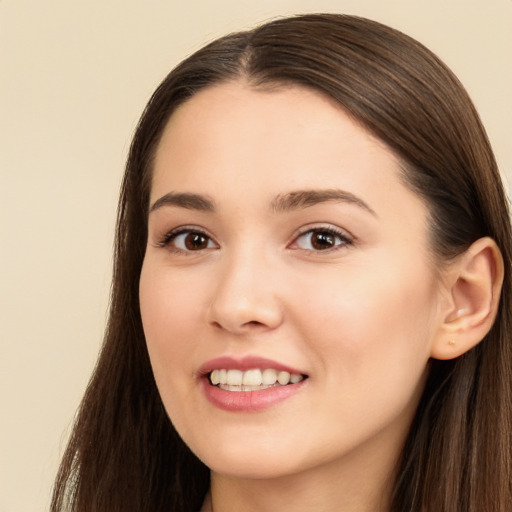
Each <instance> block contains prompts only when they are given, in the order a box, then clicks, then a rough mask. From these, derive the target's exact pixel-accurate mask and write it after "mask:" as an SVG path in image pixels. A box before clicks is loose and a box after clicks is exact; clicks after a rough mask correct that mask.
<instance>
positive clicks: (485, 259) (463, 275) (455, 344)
mask: <svg viewBox="0 0 512 512" xmlns="http://www.w3.org/2000/svg"><path fill="white" fill-rule="evenodd" d="M503 272H504V270H503V258H502V256H501V252H500V250H499V248H498V246H497V245H496V242H494V240H493V239H492V238H489V237H485V238H480V239H479V240H477V241H476V242H474V243H473V244H472V245H471V247H469V249H467V250H466V251H465V252H464V254H462V255H461V256H460V257H459V258H457V260H456V261H455V262H454V263H452V264H451V265H450V266H449V269H448V270H447V276H446V287H447V289H446V292H447V296H448V300H447V301H446V303H445V306H444V309H443V311H441V324H440V326H439V329H438V332H437V334H436V337H435V339H434V341H433V344H432V350H431V356H432V357H433V358H435V359H454V358H456V357H458V356H460V355H462V354H464V353H465V352H467V351H468V350H471V349H472V348H473V347H474V346H476V345H477V344H478V343H479V342H480V341H481V340H482V339H483V338H484V337H485V335H486V334H487V333H488V332H489V330H490V329H491V327H492V324H493V323H494V320H495V318H496V314H497V311H498V305H499V298H500V293H501V286H502V283H503Z"/></svg>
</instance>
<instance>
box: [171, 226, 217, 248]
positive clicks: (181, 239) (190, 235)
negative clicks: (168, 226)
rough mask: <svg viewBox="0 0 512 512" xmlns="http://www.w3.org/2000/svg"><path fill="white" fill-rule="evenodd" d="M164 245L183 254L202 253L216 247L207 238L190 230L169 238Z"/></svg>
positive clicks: (198, 232)
mask: <svg viewBox="0 0 512 512" xmlns="http://www.w3.org/2000/svg"><path fill="white" fill-rule="evenodd" d="M166 245H169V246H172V247H174V248H175V249H178V250H180V251H184V252H192V251H203V250H205V249H213V248H215V247H217V245H216V244H215V243H214V242H213V240H212V239H211V238H210V237H209V236H207V235H205V234H204V233H201V232H200V231H190V230H188V231H182V232H181V233H176V234H174V235H172V236H170V237H169V239H168V240H167V242H166Z"/></svg>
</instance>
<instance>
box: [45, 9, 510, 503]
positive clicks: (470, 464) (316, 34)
mask: <svg viewBox="0 0 512 512" xmlns="http://www.w3.org/2000/svg"><path fill="white" fill-rule="evenodd" d="M241 77H243V78H244V79H246V80H247V81H248V82H249V83H250V84H252V86H254V87H273V86H279V85H280V84H287V83H293V84H299V85H303V86H305V87H309V88H313V89H315V90H317V91H321V92H322V93H323V94H325V95H327V96H329V97H331V98H333V99H334V100H336V101H337V102H339V104H341V105H342V106H343V107H344V108H345V109H346V110H347V111H348V112H349V113H350V114H351V115H352V116H353V117H354V118H356V119H357V120H358V121H359V122H360V123H361V124H362V125H363V126H364V127H365V128H366V129H368V130H369V131H370V132H371V133H373V134H374V135H376V136H377V137H378V138H380V139H381V140H382V141H384V142H385V143H386V144H387V145H388V146H389V147H390V148H392V149H393V150H394V151H395V152H396V154H397V155H398V156H399V158H400V160H401V162H402V170H403V177H404V181H405V182H406V183H407V184H408V185H409V186H410V187H411V189H412V190H414V191H415V192H416V193H418V194H419V195H420V196H422V197H423V198H424V200H425V202H426V204H427V205H428V207H429V212H430V222H431V230H430V232H431V247H432V251H433V254H434V255H435V256H436V257H437V259H438V261H439V262H442V261H445V260H446V259H447V258H451V257H453V256H455V255H457V254H460V253H462V252H463V251H464V250H465V249H466V248H467V247H468V246H469V245H470V244H471V243H472V242H474V241H475V240H477V239H478V238H480V237H483V236H490V237H492V238H493V239H494V240H495V241H496V242H497V244H498V246H499V247H500V249H501V252H502V254H503V258H504V261H505V281H504V285H503V290H502V296H501V303H500V308H499V312H498V315H497V319H496V322H495V324H494V326H493V328H492V329H491V332H490V333H489V334H488V335H487V336H486V338H485V339H484V340H483V341H482V342H481V343H480V344H479V345H478V346H477V347H476V348H474V349H473V350H471V351H470V352H468V353H467V354H465V355H464V356H461V357H459V358H457V359H455V360H451V361H435V360H433V361H431V363H430V372H429V376H428V380H427V384H426V387H425V391H424V393H423V396H422V399H421V402H420V405H419V408H418V411H417V414H416V417H415V419H414V422H413V425H412V427H411V431H410V434H409V437H408V439H407V441H406V444H405V446H404V449H403V453H402V457H401V462H400V467H399V468H398V471H397V475H398V476H397V479H396V482H395V486H394V491H393V501H392V511H393V512H407V511H409V512H421V511H424V512H427V511H429V512H433V511H435V512H461V511H464V512H482V511H485V512H510V510H512V439H511V437H512V425H511V422H512V352H511V351H512V344H511V336H512V334H511V333H512V331H511V325H510V319H511V318H512V310H511V307H512V305H511V300H510V293H511V290H512V286H511V284H512V283H511V281H510V279H511V277H510V266H511V265H510V264H511V261H512V259H511V258H512V242H511V233H510V222H509V214H508V206H507V201H506V198H505V195H504V192H503V189H502V185H501V181H500V176H499V173H498V169H497V165H496V162H495V159H494V157H493V154H492V150H491V148H490V144H489V141H488V139H487V136H486V134H485V131H484V128H483V127H482V124H481V122H480V120H479V117H478V114H477V113H476V111H475V108H474V107H473V105H472V103H471V101H470V99H469V97H468V95H467V94H466V92H465V90H464V89H463V87H462V86H461V84H460V83H459V82H458V80H457V79H456V78H455V76H454V75H453V74H452V73H451V72H450V71H449V69H448V68H447V67H446V66H445V65H444V64H443V63H442V62H441V61H440V60H439V59H438V58H437V57H436V56H435V55H433V54H432V53H431V52H430V51H429V50H427V49H426V48H425V47H424V46H422V45H421V44H419V43H418V42H416V41H415V40H413V39H411V38H409V37H407V36H405V35H404V34H402V33H400V32H398V31H396V30H393V29H391V28H389V27H386V26H383V25H381V24H379V23H376V22H373V21H369V20H366V19H362V18H358V17H352V16H344V15H335V14H320V15H304V16H297V17H291V18H284V19H278V20H276V21H273V22H270V23H267V24H265V25H263V26H261V27H258V28H256V29H254V30H251V31H247V32H241V33H237V34H232V35H229V36H227V37H224V38H221V39H218V40H217V41H214V42H213V43H211V44H209V45H208V46H206V47H205V48H203V49H201V50H200V51H198V52H196V53H195V54H194V55H192V56H191V57H189V58H188V59H186V60H185V61H184V62H182V63H181V64H180V65H179V66H178V67H177V68H175V69H174V70H173V71H172V72H171V73H170V74H169V75H168V76H167V78H166V79H165V80H164V81H163V83H162V84H161V85H160V86H159V87H158V89H157V90H156V92H155V93H154V95H153V97H152V98H151V100H150V102H149V104H148V105H147V107H146V110H145V111H144V113H143V115H142V118H141V120H140V122H139V125H138V128H137V131H136V133H135V136H134V140H133V143H132V146H131V150H130V154H129V158H128V163H127V167H126V173H125V176H124V181H123V185H122V190H121V198H120V203H119V211H118V220H117V234H116V249H115V266H114V278H113V289H112V301H111V308H110V317H109V322H108V327H107V332H106V336H105V341H104V345H103V348H102V351H101V354H100V357H99V360H98V363H97V367H96V369H95V371H94V374H93V376H92V379H91V381H90V384H89V386H88V388H87V392H86V394H85V397H84V399H83V402H82V404H81V406H80V410H79V413H78V416H77V420H76V424H75V426H74V430H73V433H72V435H71V438H70V441H69V445H68V448H67V451H66V453H65V455H64V458H63V461H62V465H61V468H60V471H59V474H58V476H57V480H56V485H55V490H54V495H53V501H52V510H53V511H54V512H57V511H65V510H67V511H73V512H86V511H87V512H93V511H95V512H130V511H133V512H135V511H137V512H144V511H147V512H160V511H175V512H178V511H180V512H191V511H193V510H198V509H199V508H200V506H201V503H202V500H203V498H204V495H205V493H206V491H207V489H208V485H209V471H208V468H207V467H206V466H204V465H203V464H202V463H201V462H200V461H199V460H198V459H197V458H196V457H195V456H194V455H193V454H192V452H191V451H190V450H189V449H188V447H187V446H185V444H184V443H183V442H182V441H181V439H180V438H179V436H178V435H177V434H176V432H175V430H174V428H173V426H172V424H171V422H170V420H169V418H168V417H167V415H166V413H165V410H164V408H163V405H162V403H161V400H160V397H159V394H158V391H157V388H156V385H155V382H154V379H153V375H152V371H151V365H150V362H149V358H148V353H147V350H146V345H145V340H144V335H143V330H142V324H141V318H140V311H139V302H138V282H139V275H140V271H141V266H142V261H143V258H144V251H145V245H146V236H147V232H146V229H147V228H146V224H147V209H148V198H149V187H150V182H151V168H152V162H153V156H154V153H155V148H156V146H157V144H158V142H159V140H160V136H161V134H162V132H163V129H164V127H165V124H166V122H167V120H168V119H169V116H171V115H172V113H173V111H174V110H175V109H176V107H177V106H178V105H180V104H181V103H183V102H184V101H186V100H187V99H188V98H190V97H192V96H193V95H194V94H195V93H197V92H198V91H200V90H201V89H203V88H205V87H208V86H210V85H212V84H216V83H220V82H223V81H229V80H236V79H240V78H241Z"/></svg>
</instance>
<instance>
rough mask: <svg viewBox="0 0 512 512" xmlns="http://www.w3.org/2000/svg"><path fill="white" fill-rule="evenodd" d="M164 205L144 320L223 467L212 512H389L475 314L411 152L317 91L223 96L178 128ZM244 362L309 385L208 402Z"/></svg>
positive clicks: (199, 98) (158, 208)
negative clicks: (432, 245)
mask: <svg viewBox="0 0 512 512" xmlns="http://www.w3.org/2000/svg"><path fill="white" fill-rule="evenodd" d="M183 194H187V195H186V196H185V195H183ZM150 205H152V207H151V208H150V214H149V221H148V245H147V250H146V255H145V259H144V264H143V269H142V273H141V279H140V303H141V314H142V319H143V324H144V331H145V335H146V340H147V345H148V350H149V354H150V358H151V363H152V367H153V371H154V374H155V379H156V382H157V385H158V388H159V391H160V394H161V396H162V400H163V403H164V405H165V408H166V410H167V413H168V415H169V416H170V418H171V420H172V422H173V424H174V426H175V428H176V429H177V431H178V432H179V433H180V435H181V436H182V438H183V439H184V441H185V442H186V443H187V444H188V446H190V448H191V449H192V450H193V451H194V453H195V454H196V455H197V456H198V457H199V458H200V459H201V460H202V461H203V462H204V463H205V464H206V465H207V466H208V467H209V468H210V469H211V482H212V484H211V491H210V494H209V495H208V497H207V500H206V502H205V505H204V508H203V510H205V511H206V510H213V511H215V512H234V511H237V512H239V511H241V510H243V511H246V512H250V511H253V510H254V511H261V510H265V511H267V512H273V511H277V510H279V511H282V510H286V511H287V512H299V511H302V512H303V511H310V510H321V511H323V512H334V511H336V512H340V511H341V512H355V511H357V512H376V511H385V510H386V509H387V506H388V502H389V493H390V485H391V482H392V478H393V475H394V470H395V466H396V463H397V459H398V457H399V454H400V450H401V447H402V446H403V443H404V440H405V437H406V435H407V432H408V429H409V427H410V424H411V421H412V418H413V415H414V412H415V409H416V407H417V404H418V400H419V397H420V394H421V391H422V389H423V385H424V381H425V375H426V370H427V365H428V360H429V358H430V357H431V355H433V352H435V351H436V350H439V347H440V346H441V345H440V341H439V340H440V338H441V337H442V335H444V334H445V331H446V329H445V323H446V318H448V312H449V311H451V313H450V315H451V317H450V320H451V321H452V324H453V325H455V324H454V323H453V322H454V321H455V319H457V321H459V319H458V316H464V315H462V314H459V315H458V314H457V312H458V311H459V312H460V311H463V309H462V308H460V307H458V305H457V304H456V303H454V301H453V293H452V291H451V290H452V288H451V287H453V283H454V282H457V279H451V280H450V279H448V278H446V279H440V270H439V269H438V268H436V265H435V263H434V262H433V257H432V255H431V252H429V250H428V229H429V228H428V221H427V215H428V212H427V208H426V206H425V204H424V203H423V201H422V200H421V199H420V198H419V197H418V196H417V195H416V194H414V193H413V192H411V191H410V190H409V189H408V188H407V187H406V186H405V185H404V184H403V182H402V180H401V179H400V168H399V162H398V161H397V158H396V157H395V155H394V154H393V153H392V152H391V151H390V150H389V149H388V148H387V147H386V146H384V145H383V144H382V143H381V142H379V141H378V140H376V139H375V138H374V137H372V136H371V135H370V134H369V133H368V132H367V131H365V130H364V129H363V128H362V127H361V126H359V125H358V124H357V123H355V122H354V121H353V120H352V119H351V118H350V117H349V116H348V115H347V114H346V113H345V112H344V111H343V110H342V109H341V108H340V107H338V106H336V105H335V104H333V103H332V102H331V101H330V100H328V99H326V98H325V97H323V96H322V95H320V94H318V93H316V92H312V91H310V90H307V89H304V88H300V87H281V88H277V89H274V90H272V91H261V90H255V89H253V88H251V87H250V86H249V85H247V84H245V83H243V82H234V83H227V84H221V85H218V86H215V87H210V88H208V89H206V90H204V91H202V92H200V93H198V94H196V95H195V96H194V97H193V98H192V99H191V100H189V101H188V102H187V103H185V104H184V105H182V106H181V107H179V109H178V110H177V111H176V112H175V113H174V114H173V116H172V117H171V119H170V121H169V123H168V125H167V127H166V129H165V132H164V134H163V137H162V139H161V141H160V144H159V146H158V149H157V153H156V159H155V163H154V174H153V179H152V186H151V194H150ZM480 252H481V253H482V254H484V252H486V254H490V255H491V256H492V254H493V253H492V249H489V247H488V246H486V247H484V248H483V249H482V251H480ZM479 254H480V253H479ZM486 261H487V260H485V258H483V259H482V262H481V266H482V267H485V268H484V271H485V270H486V269H487V270H488V268H487V267H489V265H487V267H486V263H485V262H486ZM458 280H459V281H460V279H458ZM465 289H467V287H466V288H465ZM464 306H465V307H466V306H467V308H471V303H467V304H464ZM467 308H466V309H467ZM464 311H465V310H464ZM488 316H489V315H488ZM490 321H492V318H491V319H490ZM443 329H445V331H443ZM456 330H457V329H456V328H453V331H454V332H455V331H456ZM478 336H479V334H475V335H474V340H475V341H474V342H475V343H476V342H477V338H478ZM446 340H447V338H446V339H445V341H446ZM443 343H444V342H443ZM442 347H444V348H443V349H442V350H445V352H444V353H443V354H444V355H445V357H444V358H449V357H454V356H456V355H457V354H455V353H451V352H450V351H452V352H453V351H454V350H463V349H462V348H460V349H459V348H453V347H452V346H451V345H447V344H444V345H442ZM466 348H469V342H468V346H467V347H466ZM434 355H435V354H434ZM248 357H253V358H255V359H253V361H256V358H257V359H261V358H264V359H265V360H269V361H270V362H268V361H267V362H261V363H254V362H251V360H250V359H249V360H248V359H247V358H248ZM217 358H228V360H229V362H228V363H224V362H218V361H217V362H216V363H210V362H211V361H212V360H215V359H217ZM223 361H225V360H223ZM212 364H213V366H212ZM237 364H239V366H240V370H241V371H243V370H248V369H259V370H262V371H263V370H265V369H270V370H271V369H272V367H273V366H275V367H277V370H280V369H282V368H280V367H283V368H284V367H285V368H288V369H290V373H294V372H295V373H297V374H298V375H300V377H301V378H302V380H301V381H300V382H297V383H289V384H287V385H283V386H279V387H277V388H276V387H272V388H268V389H264V390H262V391H257V393H255V394H254V395H252V398H251V393H253V391H252V390H251V391H240V390H239V389H238V390H234V388H233V390H219V388H218V387H217V386H216V387H215V389H214V390H213V393H210V391H212V389H211V388H212V387H213V384H215V382H214V383H213V384H212V382H211V381H210V380H209V375H210V374H209V372H210V370H213V369H219V370H222V369H223V366H224V369H226V368H225V366H226V365H231V366H230V368H231V367H233V368H235V367H236V365H237ZM215 365H217V367H215ZM251 365H252V366H251ZM253 366H254V368H253ZM214 367H215V368H214ZM206 372H208V373H206ZM212 378H213V377H212ZM244 389H245V388H244ZM251 389H252V388H251ZM276 389H278V391H277V392H276ZM283 390H284V391H283ZM281 392H283V393H284V394H282V395H281V394H279V393H281ZM212 397H213V398H212ZM241 397H242V398H241ZM244 397H245V398H244Z"/></svg>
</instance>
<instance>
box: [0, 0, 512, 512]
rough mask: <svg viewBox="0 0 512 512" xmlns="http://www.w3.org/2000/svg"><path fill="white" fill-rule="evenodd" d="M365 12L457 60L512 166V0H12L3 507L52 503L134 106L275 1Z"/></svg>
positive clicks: (6, 5) (6, 115)
mask: <svg viewBox="0 0 512 512" xmlns="http://www.w3.org/2000/svg"><path fill="white" fill-rule="evenodd" d="M307 11H309V12H311V11H335V12H346V13H355V14H359V15H362V16H367V17H371V18H374V19H377V20H379V21H382V22H385V23H388V24H390V25H392V26H394V27H396V28H399V29H401V30H403V31H405V32H406V33H408V34H410V35H412V36H414V37H416V38H417V39H419V40H420V41H422V42H424V43H425V44H427V46H429V47H430V48H431V49H433V50H434V51H435V52H437V53H438V54H439V55H440V56H441V57H442V58H443V59H444V60H445V61H446V62H447V63H448V64H449V65H450V66H451V67H452V68H453V69H454V71H455V72H456V73H457V74H458V75H459V77H460V78H461V80H462V81H463V83H464V84H465V85H466V86H467V88H468V89H469V92H470V94H471V95H472V97H473V98H474V101H475V103H476V105H477V107H478V109H479V111H480V113H481V116H482V118H483V120H484V123H485V124H486V126H487V128H488V131H489V135H490V138H491V141H492V143H493V145H494V148H495V151H496V154H497V157H498V160H499V162H500V165H501V168H502V170H503V172H504V173H505V174H506V175H508V176H510V177H512V148H511V146H512V144H511V142H512V140H511V135H510V134H511V132H512V121H511V119H512V101H511V91H512V57H511V55H512V52H511V50H512V0H473V1H472V0H464V1H456V0H428V1H420V0H416V1H415V0H403V1H398V0H396V1H395V0H387V1H386V0H352V1H350V0H332V1H328V0H311V1H308V0H258V1H244V0H217V1H213V0H212V1H207V0H180V1H173V0H166V1H163V0H160V1H157V0H139V1H135V0H123V1H114V0H93V1H91V0H89V1H70V0H61V1H57V0H0V52H1V53H0V109H1V110H0V130H1V131H0V172H1V174H0V178H1V182H0V193H1V197H0V208H1V215H0V219H1V224H0V226H1V228H0V229H1V232H0V235H1V236H0V251H1V252H0V257H1V261H0V272H1V276H0V315H1V322H0V326H1V327H0V329H1V331H0V332H1V334H0V343H1V345H0V376H1V381H0V386H1V387H0V391H1V412H0V428H1V436H0V512H37V511H44V510H47V509H48V502H49V493H50V486H51V482H52V479H53V476H54V474H55V471H56V468H57V463H58V459H59V456H60V454H61V452H62V448H63V446H64V444H65V440H66V437H67V434H68V431H69V430H68V429H69V425H70V423H71V421H72V419H73V415H74V411H75V409H76V407H77V405H78V402H79V400H80V397H81V395H82V393H83V391H84V388H85V386H86V383H87V380H88V377H89V374H90V372H91V370H92V368H93V365H94V361H95V357H96V353H97V350H98V347H99V345H100V342H101V338H102V331H103V327H104V322H105V310H106V307H107V302H108V289H109V280H110V265H111V257H110V253H111V246H112V233H113V224H114V215H115V208H116V201H117V190H118V186H119V182H120V177H121V173H122V169H123V164H124V160H125V156H126V152H127V148H128V145H129V141H130V136H131V134H132V131H133V129H134V126H135V123H136V121H137V118H138V116H139V114H140V112H141V111H142V109H143V107H144V104H145V102H146V100H147V99H148V98H149V95H150V94H151V92H152V91H153V89H154V88H155V86H156V85H157V84H158V82H159V81H160V80H161V79H162V78H163V76H164V75H165V74H166V73H167V72H168V71H169V70H170V68H171V67H172V66H173V65H174V64H176V63H177V62H178V61H179V60H180V59H181V58H183V57H184V56H185V55H187V54H189V53H190V52H192V51H193V50H195V49H197V48H198V47H199V46H201V45H202V44H203V43H204V42H206V41H208V40H210V39H212V38H214V37H216V36H218V35H221V34H223V33H225V32H227V31H232V30H237V29H242V28H246V27H250V26H252V25H254V24H255V23H257V22H259V21H263V20H266V19H269V18H271V17H273V16H276V15H279V14H288V13H295V12H307Z"/></svg>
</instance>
